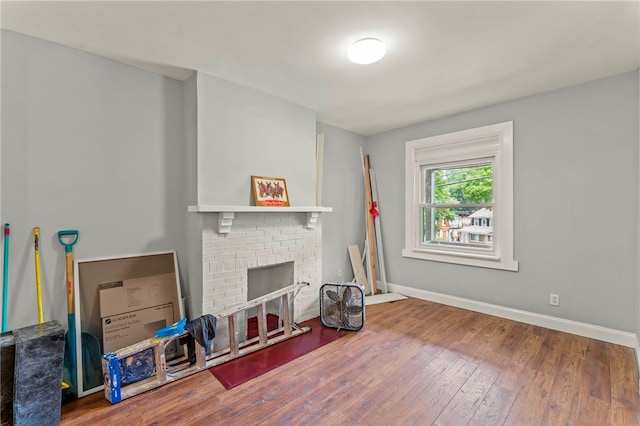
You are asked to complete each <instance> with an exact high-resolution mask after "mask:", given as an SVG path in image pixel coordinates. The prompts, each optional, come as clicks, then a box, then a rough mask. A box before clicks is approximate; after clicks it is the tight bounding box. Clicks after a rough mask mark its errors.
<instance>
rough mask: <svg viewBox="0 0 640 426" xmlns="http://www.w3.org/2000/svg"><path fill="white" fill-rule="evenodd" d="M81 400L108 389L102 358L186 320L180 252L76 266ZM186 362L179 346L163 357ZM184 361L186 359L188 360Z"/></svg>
mask: <svg viewBox="0 0 640 426" xmlns="http://www.w3.org/2000/svg"><path fill="white" fill-rule="evenodd" d="M74 272H75V278H76V283H77V284H76V286H75V300H74V302H75V311H76V317H75V320H76V330H77V332H76V351H77V352H76V354H77V366H76V368H77V370H76V372H77V378H78V396H79V397H83V396H86V395H89V394H92V393H94V392H98V391H100V390H102V389H103V388H104V386H103V375H102V354H104V353H106V352H111V351H115V350H117V349H120V348H122V347H126V346H129V345H131V344H134V343H137V342H139V341H142V340H144V339H147V338H149V337H153V336H154V335H155V331H156V330H159V329H160V328H163V327H165V326H167V325H170V324H173V323H174V322H176V321H178V320H180V319H181V318H184V307H183V303H182V294H181V292H180V278H179V272H178V260H177V257H176V252H175V251H174V250H172V251H162V252H157V253H145V254H133V255H126V256H118V257H101V258H94V259H81V260H77V261H75V271H74ZM165 356H166V357H168V358H167V361H169V360H170V359H178V358H181V357H183V356H184V354H183V348H181V347H178V346H177V345H176V346H174V347H173V348H170V349H169V351H166V352H165ZM185 359H186V358H185Z"/></svg>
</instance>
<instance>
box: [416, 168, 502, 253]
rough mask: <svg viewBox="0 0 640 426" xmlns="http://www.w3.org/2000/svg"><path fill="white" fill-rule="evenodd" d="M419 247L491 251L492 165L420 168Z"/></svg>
mask: <svg viewBox="0 0 640 426" xmlns="http://www.w3.org/2000/svg"><path fill="white" fill-rule="evenodd" d="M422 171H423V179H424V204H423V205H422V206H421V208H422V219H423V223H422V244H425V245H429V244H440V245H450V246H456V247H470V248H476V249H488V250H491V249H492V248H493V165H492V164H477V165H471V166H460V167H439V168H432V167H423V168H422Z"/></svg>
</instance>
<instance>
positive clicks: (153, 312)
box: [99, 273, 179, 353]
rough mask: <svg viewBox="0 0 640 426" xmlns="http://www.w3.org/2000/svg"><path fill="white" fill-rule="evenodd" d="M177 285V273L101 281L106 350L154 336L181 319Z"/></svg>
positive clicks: (103, 333) (101, 303) (103, 336)
mask: <svg viewBox="0 0 640 426" xmlns="http://www.w3.org/2000/svg"><path fill="white" fill-rule="evenodd" d="M175 288H176V277H175V274H173V273H170V274H161V275H153V276H149V277H142V278H134V279H129V280H122V281H114V282H110V283H102V284H100V285H99V292H100V318H101V320H102V342H103V350H104V352H105V353H107V352H114V351H116V350H118V349H122V348H124V347H126V346H129V345H132V344H134V343H138V342H140V341H142V340H145V339H148V338H150V337H153V336H154V335H155V332H156V331H157V330H159V329H161V328H163V327H166V326H167V325H170V324H173V323H174V322H176V321H178V320H179V318H175V315H174V312H175V309H174V307H175V306H178V303H179V301H178V300H177V299H176V292H175Z"/></svg>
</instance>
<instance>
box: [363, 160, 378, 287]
mask: <svg viewBox="0 0 640 426" xmlns="http://www.w3.org/2000/svg"><path fill="white" fill-rule="evenodd" d="M364 191H365V196H366V199H367V242H368V244H369V246H368V250H369V251H368V255H369V265H370V268H371V271H370V276H369V279H370V280H371V293H372V294H376V293H377V292H378V284H377V280H378V277H377V273H376V257H377V256H376V232H375V228H374V223H373V216H371V213H369V210H371V205H372V203H373V200H372V197H371V177H370V176H369V156H368V155H365V156H364Z"/></svg>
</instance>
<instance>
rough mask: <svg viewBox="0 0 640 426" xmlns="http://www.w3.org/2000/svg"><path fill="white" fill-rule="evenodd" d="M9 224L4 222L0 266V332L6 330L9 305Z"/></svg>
mask: <svg viewBox="0 0 640 426" xmlns="http://www.w3.org/2000/svg"><path fill="white" fill-rule="evenodd" d="M9 233H10V228H9V224H8V223H5V224H4V264H3V267H2V271H3V273H2V332H3V333H4V332H5V331H7V310H8V307H9Z"/></svg>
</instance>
